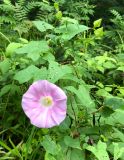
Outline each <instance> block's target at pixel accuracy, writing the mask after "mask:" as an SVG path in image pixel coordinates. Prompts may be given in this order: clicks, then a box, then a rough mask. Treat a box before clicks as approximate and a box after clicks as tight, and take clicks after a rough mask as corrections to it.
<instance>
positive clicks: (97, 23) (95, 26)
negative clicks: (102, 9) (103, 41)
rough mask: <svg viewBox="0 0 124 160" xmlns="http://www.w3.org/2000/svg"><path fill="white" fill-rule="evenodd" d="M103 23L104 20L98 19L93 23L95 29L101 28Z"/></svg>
mask: <svg viewBox="0 0 124 160" xmlns="http://www.w3.org/2000/svg"><path fill="white" fill-rule="evenodd" d="M101 22H102V19H101V18H100V19H98V20H96V21H94V22H93V26H94V28H97V27H100V26H101Z"/></svg>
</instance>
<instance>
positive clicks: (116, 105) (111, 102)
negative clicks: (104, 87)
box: [104, 97, 124, 110]
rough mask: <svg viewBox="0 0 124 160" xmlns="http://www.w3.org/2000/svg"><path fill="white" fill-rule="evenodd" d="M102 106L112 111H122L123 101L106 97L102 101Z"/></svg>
mask: <svg viewBox="0 0 124 160" xmlns="http://www.w3.org/2000/svg"><path fill="white" fill-rule="evenodd" d="M104 105H106V106H108V107H110V108H112V109H113V110H116V109H121V108H122V109H123V108H124V100H123V99H122V98H119V97H107V98H106V99H105V101H104Z"/></svg>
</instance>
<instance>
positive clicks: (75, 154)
mask: <svg viewBox="0 0 124 160" xmlns="http://www.w3.org/2000/svg"><path fill="white" fill-rule="evenodd" d="M70 160H85V155H84V152H83V151H81V150H79V149H73V150H72V151H71V154H70Z"/></svg>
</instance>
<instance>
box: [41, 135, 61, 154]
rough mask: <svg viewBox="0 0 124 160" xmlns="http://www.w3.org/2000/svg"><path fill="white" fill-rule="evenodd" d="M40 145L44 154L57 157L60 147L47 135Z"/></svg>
mask: <svg viewBox="0 0 124 160" xmlns="http://www.w3.org/2000/svg"><path fill="white" fill-rule="evenodd" d="M41 144H42V146H43V147H44V149H45V150H46V152H47V153H50V154H52V155H57V154H58V153H59V152H60V150H61V147H60V146H59V145H57V144H56V143H55V142H54V141H53V140H52V139H51V137H50V136H48V135H46V136H44V139H43V142H42V143H41Z"/></svg>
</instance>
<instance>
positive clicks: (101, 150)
mask: <svg viewBox="0 0 124 160" xmlns="http://www.w3.org/2000/svg"><path fill="white" fill-rule="evenodd" d="M106 148H107V145H106V143H104V142H101V141H99V142H98V144H97V145H96V146H88V147H86V149H87V150H89V151H91V152H92V153H93V154H94V155H95V156H96V157H97V158H98V160H110V159H109V156H108V153H107V151H106Z"/></svg>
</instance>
